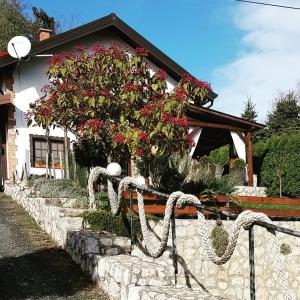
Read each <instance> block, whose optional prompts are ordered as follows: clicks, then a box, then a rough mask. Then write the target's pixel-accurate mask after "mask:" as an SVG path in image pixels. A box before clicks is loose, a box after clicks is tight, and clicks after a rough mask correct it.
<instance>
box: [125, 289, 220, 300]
mask: <svg viewBox="0 0 300 300" xmlns="http://www.w3.org/2000/svg"><path fill="white" fill-rule="evenodd" d="M129 299H130V300H207V299H210V300H220V299H225V298H222V297H218V296H213V295H211V294H210V293H208V292H205V291H204V290H202V289H201V290H200V289H197V290H195V289H194V290H191V289H189V288H188V287H186V286H162V287H157V286H144V287H142V286H133V287H130V288H129V292H128V300H129Z"/></svg>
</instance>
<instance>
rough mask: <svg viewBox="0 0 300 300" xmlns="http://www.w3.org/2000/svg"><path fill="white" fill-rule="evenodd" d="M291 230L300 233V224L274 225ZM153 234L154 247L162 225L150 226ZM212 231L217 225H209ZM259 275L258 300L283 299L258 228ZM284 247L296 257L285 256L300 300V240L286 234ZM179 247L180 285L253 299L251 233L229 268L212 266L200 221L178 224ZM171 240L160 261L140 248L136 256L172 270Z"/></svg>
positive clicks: (265, 237) (245, 234) (262, 232)
mask: <svg viewBox="0 0 300 300" xmlns="http://www.w3.org/2000/svg"><path fill="white" fill-rule="evenodd" d="M274 223H275V224H277V225H281V226H284V227H287V228H290V229H294V230H298V231H300V222H274ZM150 224H151V228H152V229H153V232H154V233H155V234H154V235H153V236H152V238H153V241H154V242H153V244H155V242H157V241H158V239H157V236H158V237H160V236H162V223H161V222H159V223H158V224H154V223H153V222H151V223H150ZM207 224H208V226H209V230H211V229H212V228H213V227H214V226H215V225H216V221H213V220H211V221H207ZM223 224H224V227H225V228H226V229H227V230H228V232H230V228H231V227H232V225H233V221H223ZM254 236H255V271H256V291H257V299H276V300H277V299H283V296H282V293H281V290H280V287H279V285H278V282H277V281H278V278H277V276H276V274H275V271H274V268H273V266H272V262H271V261H270V255H269V254H270V253H271V252H270V249H269V243H268V234H267V232H266V229H264V228H261V227H258V226H255V233H254ZM277 237H278V239H279V242H280V243H287V244H289V245H290V246H291V249H292V253H291V254H289V255H281V257H282V260H283V262H284V265H285V270H286V272H287V274H288V280H289V285H290V288H291V290H292V292H293V293H294V295H297V297H296V299H300V238H296V237H292V236H289V235H285V234H277ZM176 240H177V242H176V244H177V252H178V267H179V274H178V277H177V281H178V283H179V284H182V285H187V286H192V287H193V288H195V287H197V288H199V287H202V288H205V289H206V290H207V291H209V292H210V293H212V294H214V295H219V296H225V297H228V298H230V299H241V300H242V299H243V300H244V299H250V293H249V261H248V259H249V252H248V249H249V248H248V232H247V231H244V230H243V231H242V233H241V235H240V237H239V240H238V244H237V247H236V249H235V251H234V254H233V256H232V258H231V259H230V260H229V262H227V263H226V264H225V265H221V266H218V265H215V264H214V263H212V262H211V261H210V260H209V258H208V256H207V254H206V253H205V250H204V248H203V245H202V242H201V238H200V230H199V225H198V221H197V220H176ZM171 245H172V244H171V238H170V237H169V241H168V246H169V247H168V250H167V251H166V252H165V253H164V254H163V256H162V257H160V258H158V259H152V258H149V257H147V256H146V255H145V254H144V253H143V252H142V251H141V250H140V248H139V247H138V246H135V247H134V250H133V252H132V255H135V256H138V257H143V258H144V259H147V260H149V261H157V262H160V263H164V264H166V265H169V266H172V247H171Z"/></svg>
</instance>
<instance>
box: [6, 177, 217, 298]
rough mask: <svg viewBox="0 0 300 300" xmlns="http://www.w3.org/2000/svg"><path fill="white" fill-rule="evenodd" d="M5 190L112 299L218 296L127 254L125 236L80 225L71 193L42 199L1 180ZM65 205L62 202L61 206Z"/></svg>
mask: <svg viewBox="0 0 300 300" xmlns="http://www.w3.org/2000/svg"><path fill="white" fill-rule="evenodd" d="M5 193H6V194H8V195H10V196H11V197H12V198H13V199H14V200H16V201H17V202H18V203H19V204H21V205H22V206H23V207H24V208H25V210H26V211H28V213H29V214H30V215H31V216H32V217H33V218H34V219H35V220H36V222H37V223H38V224H39V225H40V226H41V228H42V229H43V230H44V231H46V232H47V233H49V234H50V235H51V236H52V238H53V239H54V240H56V241H57V243H58V244H59V245H60V246H62V247H63V248H65V250H66V251H67V252H68V253H69V254H70V256H71V257H72V259H73V260H74V261H75V262H76V263H78V264H80V266H81V268H82V269H83V270H86V271H88V272H89V273H90V274H91V277H92V279H93V280H94V281H95V282H96V283H97V284H98V286H99V287H101V288H102V289H104V290H105V291H106V292H107V293H108V294H109V296H110V298H111V299H113V300H119V299H121V300H150V299H156V298H157V296H158V295H159V297H160V298H159V299H165V300H167V299H170V295H172V299H173V300H183V299H189V300H196V299H221V298H219V297H214V296H213V295H211V294H209V293H207V292H206V291H204V290H203V289H201V288H200V289H199V288H198V289H197V288H196V289H194V290H191V289H189V288H187V287H180V288H179V287H174V285H173V279H174V276H173V271H172V267H170V266H168V265H167V264H160V263H159V262H149V261H148V260H144V259H142V258H140V257H134V256H131V255H130V252H131V243H130V240H129V239H128V238H125V237H117V236H115V235H112V234H109V233H105V232H104V233H94V232H90V231H84V230H82V221H83V219H82V218H81V217H80V214H81V213H82V212H83V211H84V210H82V209H75V208H72V207H71V206H72V203H73V202H74V201H72V199H69V200H67V199H59V198H55V199H46V198H41V197H38V196H37V193H35V192H34V191H33V190H32V189H31V188H29V187H26V186H25V185H24V184H22V183H21V184H13V183H12V182H8V181H7V182H6V183H5ZM63 206H65V207H63Z"/></svg>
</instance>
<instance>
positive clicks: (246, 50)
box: [25, 0, 300, 121]
mask: <svg viewBox="0 0 300 300" xmlns="http://www.w3.org/2000/svg"><path fill="white" fill-rule="evenodd" d="M266 1H269V3H277V4H282V1H283V0H266ZM25 2H26V3H27V4H29V5H32V6H37V7H39V8H43V9H44V10H46V12H47V13H48V14H49V15H51V16H54V17H55V18H57V19H59V20H62V22H63V25H66V24H68V23H70V22H71V23H73V26H74V27H76V26H79V25H81V24H84V23H87V22H90V21H92V20H95V19H98V18H101V17H103V16H105V15H107V14H110V13H111V12H114V13H116V14H117V15H118V16H119V17H120V18H121V19H123V20H124V21H125V22H126V23H128V24H129V25H130V26H132V27H133V28H134V29H135V30H136V31H138V32H139V33H140V34H142V35H143V36H144V37H145V38H147V39H148V40H149V41H150V42H152V43H153V44H154V45H156V46H157V47H158V48H160V49H161V50H162V51H164V52H165V53H166V54H167V55H169V56H170V57H171V58H173V59H174V60H175V61H176V62H177V63H179V64H180V65H182V66H183V67H184V68H186V69H187V70H188V71H189V72H190V73H192V74H193V75H195V76H196V77H198V78H200V79H202V80H206V81H209V82H211V83H212V85H213V88H214V90H215V91H216V92H217V93H218V94H219V97H218V99H217V101H216V104H215V106H214V108H215V109H219V110H222V111H225V112H228V113H232V114H235V115H239V114H240V113H241V111H242V108H243V101H245V100H246V98H247V96H251V97H252V100H253V102H254V103H255V104H256V107H257V110H259V112H260V119H259V121H263V120H264V117H265V115H266V113H267V111H268V110H269V109H270V107H271V104H272V101H273V99H274V98H275V97H276V95H278V93H279V92H280V91H286V90H289V89H296V88H297V83H298V81H299V79H300V74H299V73H300V71H297V70H300V59H298V58H300V57H299V56H300V54H296V53H294V52H293V51H292V52H293V54H295V56H294V57H292V60H291V59H290V54H291V49H294V47H295V46H296V47H297V46H300V42H299V43H298V44H295V43H294V42H292V40H294V39H295V38H296V39H297V38H300V11H299V12H295V11H288V10H282V9H276V8H269V7H261V6H260V7H259V6H257V5H251V4H245V3H239V2H236V1H234V0H160V1H159V0H151V1H149V0H147V1H146V0H86V1H71V0H63V1H62V0H60V1H58V0H51V1H49V0H27V1H25ZM297 2H298V4H299V0H284V4H286V5H287V4H290V5H296V4H297ZM278 19H280V20H282V23H284V24H285V25H284V26H282V23H279V22H277V20H278ZM295 28H299V29H296V30H295ZM290 33H291V34H290ZM286 36H288V38H286ZM274 41H279V43H278V44H276V43H274ZM280 42H282V44H283V43H284V45H285V46H284V47H283V46H282V44H281V43H280ZM296 49H299V47H298V48H296ZM298 52H299V51H298ZM297 55H299V56H297ZM271 58H272V60H271ZM287 58H289V59H287ZM295 60H297V61H295ZM280 62H283V63H281V64H280ZM291 62H292V64H293V67H288V66H287V64H289V65H290V64H291ZM279 70H280V72H279ZM285 74H289V75H288V76H284V75H285ZM298 74H299V76H298Z"/></svg>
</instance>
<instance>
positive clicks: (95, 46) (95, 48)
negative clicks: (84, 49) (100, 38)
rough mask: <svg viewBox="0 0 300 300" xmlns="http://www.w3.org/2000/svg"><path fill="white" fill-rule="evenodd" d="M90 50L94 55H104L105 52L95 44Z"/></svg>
mask: <svg viewBox="0 0 300 300" xmlns="http://www.w3.org/2000/svg"><path fill="white" fill-rule="evenodd" d="M91 50H92V51H93V52H94V53H104V52H105V49H104V48H103V47H102V46H101V45H99V44H96V45H94V46H92V47H91Z"/></svg>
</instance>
